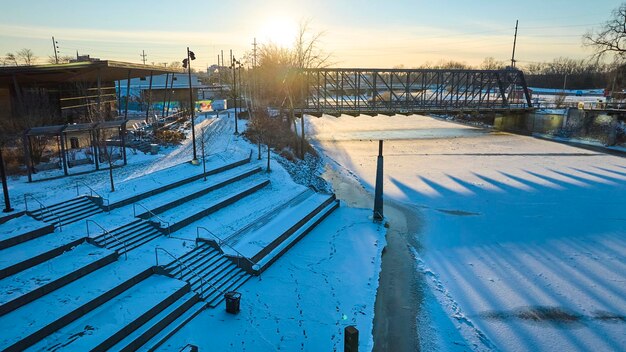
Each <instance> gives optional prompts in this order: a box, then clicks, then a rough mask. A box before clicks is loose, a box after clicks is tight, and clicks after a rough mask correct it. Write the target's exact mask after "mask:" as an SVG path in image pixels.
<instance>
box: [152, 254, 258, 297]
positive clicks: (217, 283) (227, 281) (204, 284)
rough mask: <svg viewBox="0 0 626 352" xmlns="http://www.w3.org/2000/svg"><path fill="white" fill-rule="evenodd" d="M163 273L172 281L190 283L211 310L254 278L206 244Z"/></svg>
mask: <svg viewBox="0 0 626 352" xmlns="http://www.w3.org/2000/svg"><path fill="white" fill-rule="evenodd" d="M181 262H182V265H181V264H180V263H181ZM163 270H164V271H165V273H166V274H167V275H169V276H171V277H174V278H177V279H180V280H184V281H186V282H188V283H189V284H190V285H191V289H192V290H193V291H194V292H196V293H198V295H200V297H201V298H202V299H203V300H206V302H207V304H208V306H209V307H215V306H216V305H217V304H219V303H220V302H221V301H222V300H223V295H224V293H225V292H227V291H231V290H235V289H237V288H239V287H240V286H241V285H243V284H244V283H245V282H246V281H247V280H248V279H249V278H250V277H251V276H250V274H248V273H246V272H245V271H244V270H242V269H240V268H238V267H237V265H236V264H235V262H233V261H232V260H230V259H229V258H227V257H226V256H224V254H223V253H221V252H219V251H218V250H216V249H214V248H211V246H209V245H208V244H206V243H201V244H200V245H198V247H196V248H194V249H193V250H192V251H190V252H188V253H186V254H185V255H183V256H181V257H180V258H179V260H174V261H172V262H171V263H169V264H167V265H165V266H163Z"/></svg>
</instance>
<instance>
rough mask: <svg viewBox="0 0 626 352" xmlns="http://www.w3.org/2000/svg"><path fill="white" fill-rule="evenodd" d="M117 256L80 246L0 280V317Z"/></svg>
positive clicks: (86, 244) (98, 249)
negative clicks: (0, 293) (1, 293)
mask: <svg viewBox="0 0 626 352" xmlns="http://www.w3.org/2000/svg"><path fill="white" fill-rule="evenodd" d="M117 257H118V255H117V253H115V252H113V251H110V250H107V249H103V248H98V247H96V246H93V245H91V244H89V243H83V244H80V245H78V246H76V247H75V248H73V249H72V250H70V251H67V252H65V253H63V254H61V255H59V256H57V257H54V258H52V259H50V260H48V261H46V262H44V263H41V264H39V265H36V266H34V267H32V268H29V269H26V270H24V271H21V272H19V273H17V274H15V275H12V276H10V277H7V278H4V279H2V280H0V292H3V295H1V296H0V316H1V315H5V314H7V313H9V312H11V311H13V310H15V309H17V308H19V307H21V306H23V305H25V304H27V303H30V302H32V301H34V300H35V299H37V298H39V297H42V296H44V295H46V294H47V293H49V292H52V291H54V290H56V289H58V288H60V287H62V286H65V285H67V284H68V283H70V282H72V281H75V280H77V279H79V278H81V277H83V276H85V275H88V274H89V273H91V272H93V271H95V270H97V269H99V268H101V267H103V266H105V265H107V264H109V263H112V262H114V261H115V260H117Z"/></svg>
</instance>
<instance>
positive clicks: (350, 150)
mask: <svg viewBox="0 0 626 352" xmlns="http://www.w3.org/2000/svg"><path fill="white" fill-rule="evenodd" d="M307 122H308V125H307V127H308V133H309V137H310V138H311V139H312V140H313V141H314V144H316V146H317V148H318V149H319V150H320V151H322V152H323V153H324V154H325V155H326V156H327V157H328V159H329V161H330V164H331V165H332V166H333V171H331V172H329V173H328V174H327V175H328V178H329V179H331V180H332V181H333V184H334V185H335V188H336V191H337V194H338V196H339V197H340V198H341V197H344V199H346V200H348V203H352V204H353V205H357V206H364V207H370V208H371V206H372V202H371V200H370V198H369V197H371V196H370V194H371V193H373V185H374V178H375V163H376V155H377V152H378V145H377V144H378V143H377V140H378V139H384V140H385V148H384V149H385V150H384V155H385V180H384V187H385V197H386V201H387V204H386V208H385V212H386V215H387V217H388V220H389V222H390V226H391V227H390V230H389V233H388V243H389V245H388V247H387V249H386V251H385V254H384V255H383V264H382V266H383V267H382V274H381V279H380V284H381V291H380V292H379V295H378V301H377V307H376V314H377V316H376V324H375V328H374V337H375V346H376V347H377V349H380V350H385V349H387V350H414V349H415V348H414V346H415V345H416V344H418V345H419V346H420V347H421V348H422V350H433V349H437V350H442V351H447V350H450V351H457V350H458V351H464V350H478V351H482V350H506V351H537V350H539V351H553V350H567V351H588V350H603V351H604V350H606V351H612V350H620V349H623V346H626V334H624V333H623V332H624V331H625V329H626V298H625V297H626V285H625V284H624V283H626V230H625V229H626V217H625V216H624V213H623V209H625V208H626V160H625V159H623V158H620V157H615V156H609V155H605V154H601V153H596V152H591V151H587V150H582V149H577V148H573V147H569V146H565V145H561V144H556V143H552V142H547V141H541V140H536V139H534V138H531V137H525V136H517V135H510V134H504V133H492V132H490V131H488V130H484V129H478V128H472V127H467V126H462V125H459V124H455V123H450V122H446V121H441V120H435V119H432V118H428V117H423V116H409V117H404V116H394V117H384V116H377V117H367V116H359V117H356V118H354V117H349V116H342V117H340V118H334V117H326V116H325V117H323V118H319V119H317V118H310V119H308V121H307ZM407 335H408V336H407ZM390 348H391V349H390Z"/></svg>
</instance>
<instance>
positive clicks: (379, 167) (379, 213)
mask: <svg viewBox="0 0 626 352" xmlns="http://www.w3.org/2000/svg"><path fill="white" fill-rule="evenodd" d="M382 220H383V141H382V140H380V141H378V160H377V162H376V190H375V191H374V221H382Z"/></svg>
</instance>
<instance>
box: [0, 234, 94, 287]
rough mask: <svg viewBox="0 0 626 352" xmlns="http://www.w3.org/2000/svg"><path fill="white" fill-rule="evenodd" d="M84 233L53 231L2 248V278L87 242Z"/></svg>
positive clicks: (0, 257) (0, 273)
mask: <svg viewBox="0 0 626 352" xmlns="http://www.w3.org/2000/svg"><path fill="white" fill-rule="evenodd" d="M84 236H85V235H84V233H75V232H71V231H65V232H53V233H50V234H47V235H44V236H41V237H37V238H34V239H32V240H29V241H26V242H22V243H20V244H16V245H14V246H11V247H9V248H6V249H3V250H0V279H3V278H5V277H7V276H10V275H13V274H16V273H18V272H20V271H22V270H25V269H28V268H30V267H32V266H35V265H38V264H40V263H43V262H45V261H46V260H49V259H51V258H54V257H56V256H58V255H60V254H62V253H63V252H66V251H68V250H70V249H72V248H73V247H75V246H77V245H79V244H81V243H83V242H85V240H86V238H85V237H84Z"/></svg>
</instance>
